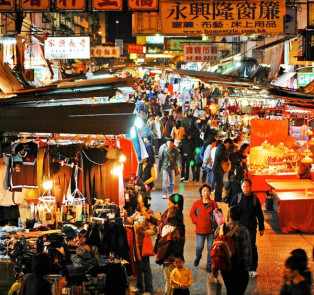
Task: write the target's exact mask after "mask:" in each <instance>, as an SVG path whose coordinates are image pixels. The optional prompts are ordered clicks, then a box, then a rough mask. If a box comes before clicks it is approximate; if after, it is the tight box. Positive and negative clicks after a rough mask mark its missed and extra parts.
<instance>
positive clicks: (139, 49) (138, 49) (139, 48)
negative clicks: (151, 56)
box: [128, 44, 144, 54]
mask: <svg viewBox="0 0 314 295" xmlns="http://www.w3.org/2000/svg"><path fill="white" fill-rule="evenodd" d="M143 48H144V45H143V44H128V53H129V54H131V53H138V54H142V53H144V50H143Z"/></svg>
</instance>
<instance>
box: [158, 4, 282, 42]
mask: <svg viewBox="0 0 314 295" xmlns="http://www.w3.org/2000/svg"><path fill="white" fill-rule="evenodd" d="M160 4H161V9H160V11H161V24H162V29H161V31H162V33H163V34H169V35H188V36H200V35H201V34H206V35H221V36H223V35H224V36H228V35H251V34H259V33H282V32H283V29H284V21H283V19H284V14H285V2H284V1H283V0H264V1H259V0H257V1H243V2H242V1H219V2H218V1H210V2H208V1H191V2H181V1H180V2H179V1H178V2H161V3H160Z"/></svg>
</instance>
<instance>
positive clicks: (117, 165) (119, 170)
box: [111, 163, 123, 175]
mask: <svg viewBox="0 0 314 295" xmlns="http://www.w3.org/2000/svg"><path fill="white" fill-rule="evenodd" d="M122 171H123V165H122V164H120V163H114V164H113V167H112V170H111V174H113V175H119V174H121V173H122Z"/></svg>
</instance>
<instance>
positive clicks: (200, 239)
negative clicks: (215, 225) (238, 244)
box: [195, 234, 214, 267]
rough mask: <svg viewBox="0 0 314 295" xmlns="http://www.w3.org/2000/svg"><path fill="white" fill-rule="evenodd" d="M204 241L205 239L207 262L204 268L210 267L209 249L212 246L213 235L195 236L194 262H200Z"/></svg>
mask: <svg viewBox="0 0 314 295" xmlns="http://www.w3.org/2000/svg"><path fill="white" fill-rule="evenodd" d="M205 239H207V262H206V267H211V266H212V261H211V257H210V249H211V247H212V244H213V240H214V234H204V235H202V234H196V253H195V254H196V260H198V261H200V260H201V258H202V252H203V249H204V243H205Z"/></svg>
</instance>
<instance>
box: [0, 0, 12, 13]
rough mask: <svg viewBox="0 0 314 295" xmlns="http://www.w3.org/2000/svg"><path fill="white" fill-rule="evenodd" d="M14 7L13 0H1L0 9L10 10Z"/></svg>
mask: <svg viewBox="0 0 314 295" xmlns="http://www.w3.org/2000/svg"><path fill="white" fill-rule="evenodd" d="M14 8H15V0H1V1H0V11H11V10H14Z"/></svg>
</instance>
